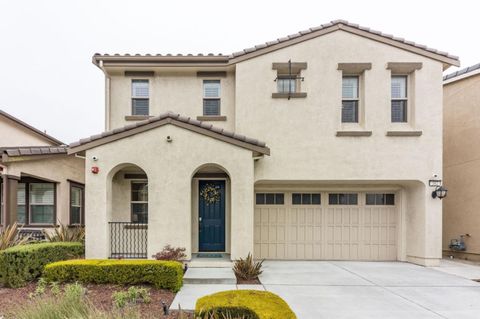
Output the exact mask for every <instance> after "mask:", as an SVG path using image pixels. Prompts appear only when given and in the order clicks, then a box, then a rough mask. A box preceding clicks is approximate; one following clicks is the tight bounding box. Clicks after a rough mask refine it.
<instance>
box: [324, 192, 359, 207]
mask: <svg viewBox="0 0 480 319" xmlns="http://www.w3.org/2000/svg"><path fill="white" fill-rule="evenodd" d="M328 204H329V205H357V204H358V194H349V193H338V194H337V193H332V194H328Z"/></svg>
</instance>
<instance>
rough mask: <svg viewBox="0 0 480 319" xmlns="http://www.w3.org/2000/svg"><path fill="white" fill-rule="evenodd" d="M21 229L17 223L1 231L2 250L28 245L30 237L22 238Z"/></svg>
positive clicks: (0, 247) (0, 248)
mask: <svg viewBox="0 0 480 319" xmlns="http://www.w3.org/2000/svg"><path fill="white" fill-rule="evenodd" d="M19 233H20V229H19V228H18V225H17V223H15V224H13V225H8V226H6V227H5V228H4V229H2V230H0V250H5V249H7V248H10V247H14V246H18V245H23V244H26V243H27V242H28V241H29V239H30V238H29V237H28V236H26V237H20V236H19Z"/></svg>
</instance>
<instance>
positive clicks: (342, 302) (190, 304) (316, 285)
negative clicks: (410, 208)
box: [171, 261, 480, 319]
mask: <svg viewBox="0 0 480 319" xmlns="http://www.w3.org/2000/svg"><path fill="white" fill-rule="evenodd" d="M447 267H448V265H447V264H445V265H444V267H443V268H447ZM455 267H457V270H456V271H457V272H459V270H458V267H460V266H458V265H451V264H450V266H449V269H450V271H452V270H451V269H452V268H455ZM473 267H476V266H473ZM439 268H441V267H439ZM478 268H480V267H478ZM443 270H444V269H441V270H440V271H439V270H437V269H435V268H425V267H421V266H416V265H413V264H408V263H401V262H341V261H266V262H265V263H264V273H263V274H262V276H261V277H260V281H261V282H262V284H263V286H262V285H260V286H255V287H253V288H254V289H266V290H268V291H271V292H273V293H276V294H278V295H279V296H281V297H282V298H283V299H285V301H287V303H288V304H289V305H290V306H291V308H292V309H293V311H294V312H295V313H296V314H297V317H298V318H299V319H309V318H312V319H313V318H315V319H318V318H341V319H343V318H356V319H361V318H368V319H371V318H378V319H380V318H382V319H383V318H399V319H400V318H401V319H405V318H455V319H456V318H466V319H469V318H472V319H473V318H475V319H477V318H480V283H477V282H475V281H472V280H469V279H466V278H462V277H459V276H457V275H453V274H450V273H446V272H445V271H443ZM470 271H473V270H472V269H470ZM238 288H247V289H249V288H252V287H244V286H237V285H184V287H183V288H182V290H181V291H180V292H179V293H178V294H177V296H176V297H175V300H174V301H173V303H172V307H171V308H172V309H176V308H178V304H181V306H182V308H183V309H193V308H194V306H195V301H196V299H197V298H199V297H201V296H204V295H207V294H211V293H214V292H217V291H222V290H231V289H238Z"/></svg>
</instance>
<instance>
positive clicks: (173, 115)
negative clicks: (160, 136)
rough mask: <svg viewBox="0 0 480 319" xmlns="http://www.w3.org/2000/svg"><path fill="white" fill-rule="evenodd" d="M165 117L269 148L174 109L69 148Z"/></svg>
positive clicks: (81, 140)
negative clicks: (183, 114)
mask: <svg viewBox="0 0 480 319" xmlns="http://www.w3.org/2000/svg"><path fill="white" fill-rule="evenodd" d="M165 119H171V120H174V121H178V122H182V123H185V124H189V125H193V126H196V127H199V128H202V129H205V130H208V131H211V132H213V133H216V134H219V135H222V136H225V137H229V138H233V139H235V140H237V141H240V142H244V143H247V144H250V145H253V146H256V147H260V148H267V146H266V143H265V142H263V141H260V140H257V139H254V138H250V137H247V136H245V135H242V134H238V133H235V132H233V131H228V130H225V129H223V128H220V127H215V126H213V125H212V124H209V123H206V122H203V121H199V120H197V119H193V118H191V117H187V116H182V115H180V114H179V113H175V112H172V111H167V112H165V113H162V114H160V115H158V116H153V117H151V118H149V119H146V120H143V121H138V122H136V123H132V124H128V125H125V126H123V127H119V128H115V129H113V130H110V131H105V132H103V133H100V134H95V135H92V136H90V137H87V138H83V139H80V140H78V141H76V142H73V143H70V144H69V146H68V147H69V148H75V147H78V146H81V145H84V144H87V143H90V142H94V141H96V140H99V139H102V138H105V137H108V136H111V135H115V134H119V133H123V132H127V131H130V130H133V129H135V128H138V127H142V126H145V125H148V124H150V123H155V122H160V121H162V120H165ZM267 149H268V148H267Z"/></svg>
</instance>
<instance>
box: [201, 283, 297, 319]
mask: <svg viewBox="0 0 480 319" xmlns="http://www.w3.org/2000/svg"><path fill="white" fill-rule="evenodd" d="M226 313H228V314H229V315H231V316H237V317H241V316H244V317H246V318H254V319H278V318H282V319H295V318H296V316H295V314H294V313H293V311H292V310H291V309H290V307H289V306H288V305H287V303H286V302H285V301H284V300H283V299H282V298H280V297H279V296H277V295H275V294H273V293H271V292H268V291H257V290H229V291H222V292H218V293H215V294H213V295H208V296H205V297H202V298H200V299H198V300H197V303H196V305H195V314H196V315H198V316H205V314H207V315H210V314H217V315H218V314H226Z"/></svg>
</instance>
